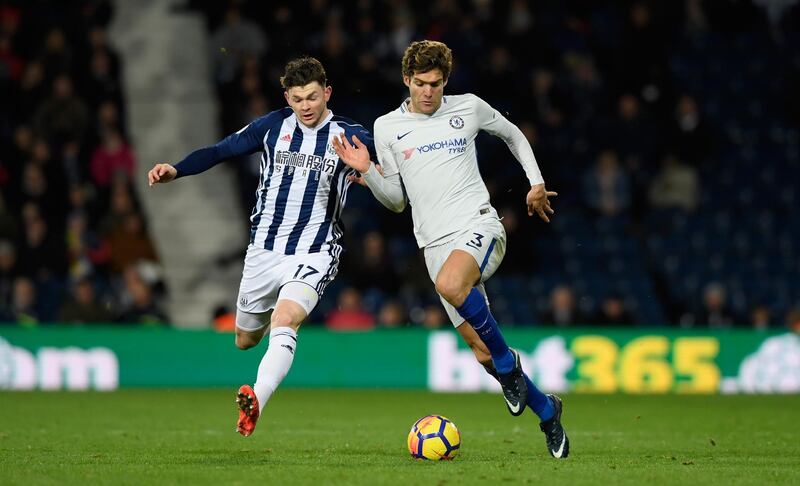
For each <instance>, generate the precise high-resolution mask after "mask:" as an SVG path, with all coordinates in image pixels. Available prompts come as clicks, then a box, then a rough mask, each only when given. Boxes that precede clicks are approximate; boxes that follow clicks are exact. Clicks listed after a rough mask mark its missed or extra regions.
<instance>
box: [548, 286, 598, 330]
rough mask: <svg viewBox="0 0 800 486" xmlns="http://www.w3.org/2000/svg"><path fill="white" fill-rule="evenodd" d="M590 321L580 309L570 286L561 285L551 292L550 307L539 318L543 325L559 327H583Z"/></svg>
mask: <svg viewBox="0 0 800 486" xmlns="http://www.w3.org/2000/svg"><path fill="white" fill-rule="evenodd" d="M588 321H589V320H588V319H587V318H586V316H585V315H583V313H582V312H581V311H580V309H579V308H578V306H577V304H576V302H575V294H574V292H573V291H572V288H571V287H569V286H568V285H559V286H557V287H555V288H554V289H553V290H552V292H550V307H549V308H548V309H547V311H546V312H544V313H543V314H542V315H540V316H539V322H541V323H542V324H546V325H556V326H558V327H568V326H574V325H582V324H587V323H588Z"/></svg>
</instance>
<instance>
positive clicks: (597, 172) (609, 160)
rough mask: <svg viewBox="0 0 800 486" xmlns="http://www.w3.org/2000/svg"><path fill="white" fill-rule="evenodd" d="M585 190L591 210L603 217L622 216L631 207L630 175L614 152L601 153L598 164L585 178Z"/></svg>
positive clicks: (605, 151)
mask: <svg viewBox="0 0 800 486" xmlns="http://www.w3.org/2000/svg"><path fill="white" fill-rule="evenodd" d="M583 188H584V194H585V197H586V203H587V204H588V206H589V208H591V209H592V210H594V211H596V212H597V213H599V214H600V215H601V216H618V215H622V214H624V213H625V212H626V211H627V210H628V207H629V206H630V203H631V188H630V181H629V179H628V174H627V173H626V172H625V170H624V169H623V168H622V167H621V166H620V163H619V159H618V158H617V153H616V152H614V151H613V150H604V151H602V152H600V155H599V156H598V157H597V163H596V164H595V166H594V167H593V168H591V169H590V170H589V172H587V173H586V175H585V176H584V179H583Z"/></svg>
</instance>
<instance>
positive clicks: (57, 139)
mask: <svg viewBox="0 0 800 486" xmlns="http://www.w3.org/2000/svg"><path fill="white" fill-rule="evenodd" d="M33 124H34V127H35V128H36V131H37V132H38V133H39V134H41V135H42V136H44V137H45V138H47V139H48V140H52V141H53V142H54V143H55V144H56V145H57V146H61V145H62V144H64V143H66V142H69V141H72V140H82V139H83V136H84V134H85V133H86V128H87V127H88V124H89V109H88V108H87V107H86V103H84V102H83V100H81V99H80V98H78V97H76V96H75V94H74V89H73V86H72V79H71V78H70V77H69V75H67V74H59V75H58V76H56V78H55V79H54V80H53V95H52V96H51V97H50V98H49V99H47V100H45V101H44V102H42V104H41V105H40V106H39V108H38V109H37V110H36V114H35V115H34V117H33Z"/></svg>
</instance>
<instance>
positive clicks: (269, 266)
mask: <svg viewBox="0 0 800 486" xmlns="http://www.w3.org/2000/svg"><path fill="white" fill-rule="evenodd" d="M338 265H339V260H338V259H337V258H335V257H333V256H331V255H329V254H327V253H309V254H306V255H284V254H283V253H276V252H274V251H269V250H265V249H263V248H258V247H256V246H252V245H251V246H249V247H248V248H247V255H246V256H245V257H244V270H243V271H242V281H241V283H240V284H239V297H238V298H237V299H236V307H237V308H238V309H239V310H241V311H244V312H248V313H251V314H260V313H263V312H268V311H270V310H272V309H274V308H275V304H276V303H277V302H278V294H279V293H280V291H281V288H282V287H283V286H284V285H286V284H287V283H289V282H299V283H301V284H304V285H305V286H307V287H308V295H307V296H305V297H302V296H299V295H296V294H297V292H292V296H290V298H291V300H297V301H298V303H299V304H300V305H301V306H303V307H304V308H305V309H306V311H307V312H310V311H311V309H313V308H314V306H315V305H316V303H317V301H318V300H319V298H320V297H322V293H323V292H324V291H325V287H327V286H328V284H329V283H331V282H332V281H333V278H334V277H335V276H336V272H337V271H338Z"/></svg>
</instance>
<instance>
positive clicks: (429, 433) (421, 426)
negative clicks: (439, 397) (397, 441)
mask: <svg viewBox="0 0 800 486" xmlns="http://www.w3.org/2000/svg"><path fill="white" fill-rule="evenodd" d="M460 447H461V433H460V432H459V431H458V429H457V428H456V424H454V423H453V422H451V421H450V420H449V419H448V418H447V417H442V416H441V415H428V416H427V417H422V418H421V419H419V420H417V421H416V422H415V423H414V425H413V426H412V427H411V432H409V433H408V452H410V453H411V456H412V457H414V458H416V459H428V460H431V461H441V460H442V459H444V460H446V461H449V460H452V459H453V458H454V457H456V456H457V455H458V450H459V448H460Z"/></svg>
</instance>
